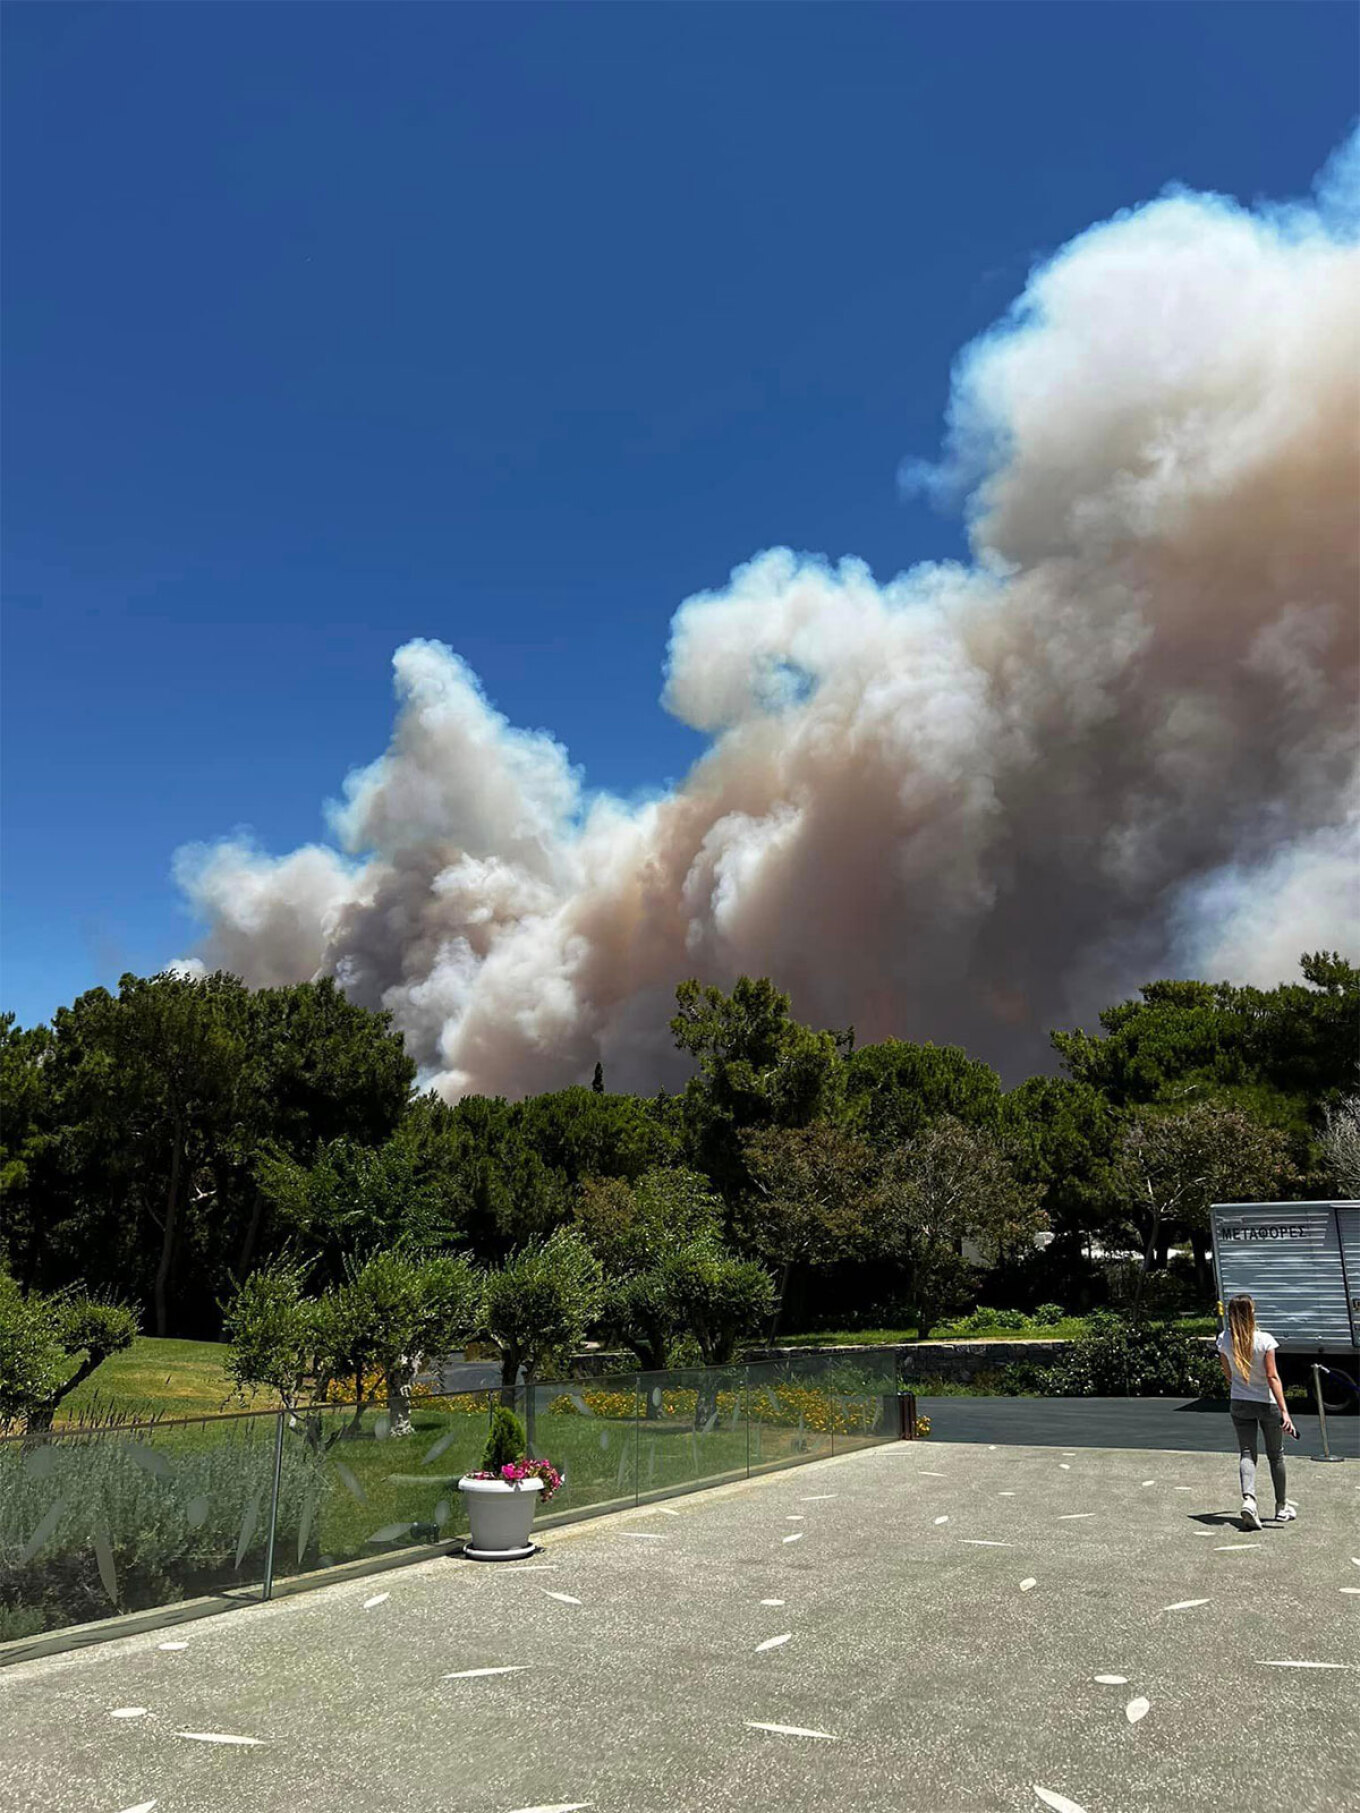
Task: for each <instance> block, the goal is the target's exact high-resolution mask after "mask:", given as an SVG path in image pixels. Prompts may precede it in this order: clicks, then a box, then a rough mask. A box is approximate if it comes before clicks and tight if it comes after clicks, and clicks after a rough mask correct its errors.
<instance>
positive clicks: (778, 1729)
mask: <svg viewBox="0 0 1360 1813" xmlns="http://www.w3.org/2000/svg"><path fill="white" fill-rule="evenodd" d="M746 1729H747V1730H748V1731H773V1732H774V1733H775V1735H776V1736H777V1737H821V1738H826V1739H828V1740H829V1741H830V1742H831V1743H833V1744H839V1743H840V1741H841V1740H840V1739H839V1738H838V1737H837V1736H836V1734H835V1732H834V1731H809V1730H808V1729H807V1727H806V1726H805V1725H765V1724H762V1723H761V1721H760V1720H759V1719H747V1721H746Z"/></svg>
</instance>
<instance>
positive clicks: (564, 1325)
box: [481, 1228, 604, 1403]
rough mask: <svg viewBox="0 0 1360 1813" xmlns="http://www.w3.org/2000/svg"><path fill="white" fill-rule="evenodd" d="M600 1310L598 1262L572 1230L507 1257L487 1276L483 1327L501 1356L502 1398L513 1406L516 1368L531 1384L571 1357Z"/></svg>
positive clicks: (601, 1289)
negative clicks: (548, 1366)
mask: <svg viewBox="0 0 1360 1813" xmlns="http://www.w3.org/2000/svg"><path fill="white" fill-rule="evenodd" d="M603 1308H604V1274H603V1272H602V1270H601V1267H600V1262H599V1260H598V1259H597V1258H596V1257H595V1255H594V1254H593V1253H592V1252H591V1250H590V1248H589V1247H588V1246H587V1245H586V1243H585V1241H584V1240H583V1239H582V1238H581V1236H580V1235H579V1234H578V1233H577V1232H576V1231H575V1230H574V1229H571V1228H559V1229H558V1231H557V1232H556V1233H555V1234H553V1235H551V1236H550V1237H549V1238H548V1239H547V1240H544V1241H535V1242H533V1243H531V1244H530V1245H528V1246H525V1247H523V1248H521V1249H520V1251H519V1252H517V1253H513V1254H511V1256H510V1258H508V1259H507V1260H506V1261H505V1263H504V1264H503V1265H500V1266H498V1267H496V1269H495V1270H494V1271H491V1272H489V1273H488V1274H487V1278H486V1286H485V1290H484V1294H483V1297H482V1308H481V1326H482V1329H483V1330H484V1331H485V1333H486V1334H487V1335H489V1336H490V1338H491V1339H492V1340H493V1341H494V1342H495V1343H496V1346H497V1347H498V1348H499V1350H500V1356H501V1394H502V1398H503V1399H504V1401H505V1402H507V1403H509V1402H511V1401H512V1400H513V1397H514V1389H515V1384H516V1381H517V1380H518V1378H519V1373H520V1368H521V1367H522V1368H523V1369H524V1373H525V1377H526V1378H527V1379H529V1380H530V1381H532V1380H533V1379H534V1378H535V1377H536V1376H537V1375H538V1373H540V1372H541V1371H542V1369H543V1368H544V1367H545V1366H546V1365H548V1364H549V1363H550V1362H554V1361H560V1360H562V1359H564V1358H566V1357H569V1356H570V1355H571V1353H573V1352H574V1351H575V1349H576V1348H577V1347H579V1346H580V1344H581V1342H582V1341H583V1340H584V1339H585V1337H586V1333H587V1331H588V1330H589V1328H590V1326H591V1324H592V1323H593V1322H594V1321H595V1320H596V1318H597V1317H598V1316H599V1314H600V1312H601V1310H602V1309H603Z"/></svg>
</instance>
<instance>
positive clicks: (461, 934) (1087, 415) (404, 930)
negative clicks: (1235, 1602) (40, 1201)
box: [177, 142, 1360, 1098]
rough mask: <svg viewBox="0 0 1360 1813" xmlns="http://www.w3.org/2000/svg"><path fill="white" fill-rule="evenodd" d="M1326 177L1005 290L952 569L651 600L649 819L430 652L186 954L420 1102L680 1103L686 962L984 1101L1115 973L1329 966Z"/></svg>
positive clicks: (1336, 804)
mask: <svg viewBox="0 0 1360 1813" xmlns="http://www.w3.org/2000/svg"><path fill="white" fill-rule="evenodd" d="M1358 161H1360V160H1357V155H1356V146H1355V143H1354V142H1353V143H1352V144H1351V145H1350V146H1348V147H1347V148H1346V151H1345V152H1344V153H1343V154H1342V155H1341V156H1340V157H1339V158H1338V160H1335V161H1334V164H1333V166H1332V168H1331V170H1330V171H1329V173H1328V175H1327V178H1326V180H1325V183H1324V184H1323V185H1322V186H1321V187H1320V188H1319V195H1318V201H1317V202H1316V204H1315V205H1313V206H1311V207H1303V206H1293V207H1290V208H1287V209H1273V210H1256V211H1248V210H1246V209H1243V208H1240V207H1238V206H1237V205H1236V204H1234V203H1232V202H1230V201H1228V200H1225V199H1223V198H1221V197H1216V196H1205V195H1194V194H1188V193H1173V194H1169V195H1166V196H1164V197H1162V198H1161V199H1159V200H1157V201H1155V202H1153V203H1151V204H1149V205H1147V206H1144V207H1141V208H1138V209H1136V210H1133V211H1131V212H1129V213H1127V214H1123V215H1121V216H1119V217H1118V218H1116V219H1114V220H1112V221H1109V222H1106V223H1104V224H1102V225H1100V226H1097V227H1094V228H1092V229H1091V230H1090V231H1088V232H1086V233H1084V234H1082V235H1081V236H1080V237H1079V238H1077V239H1076V240H1074V241H1073V242H1072V243H1071V244H1069V245H1068V246H1066V247H1065V248H1064V249H1063V250H1062V251H1061V252H1059V253H1058V254H1057V255H1056V256H1055V257H1054V258H1052V259H1051V260H1049V261H1048V262H1047V263H1045V264H1044V265H1043V266H1042V267H1041V268H1039V269H1037V270H1036V271H1035V272H1034V273H1033V275H1032V277H1031V279H1030V281H1029V283H1028V286H1027V287H1026V289H1025V291H1024V294H1023V295H1022V296H1021V297H1020V299H1019V300H1018V302H1017V303H1016V304H1015V306H1014V307H1013V308H1012V310H1011V311H1010V313H1009V314H1008V316H1007V317H1006V319H1005V320H1004V321H1002V322H1001V323H1000V324H999V326H998V327H997V328H996V329H995V330H994V331H993V332H992V333H991V334H989V335H987V336H986V337H984V338H983V339H982V340H981V341H979V342H977V343H976V344H974V345H973V346H971V347H970V348H969V349H968V350H967V351H966V352H965V354H964V355H963V357H962V359H961V361H960V363H959V366H958V368H957V370H956V373H955V379H954V391H953V398H952V402H951V406H950V416H949V427H948V437H947V446H946V457H945V459H944V462H943V464H942V466H941V467H939V468H936V469H934V471H933V472H932V473H931V474H930V475H928V482H930V483H933V484H935V485H937V486H938V487H939V488H940V489H941V490H952V491H954V492H955V493H961V494H964V495H966V496H967V497H968V500H969V505H968V507H969V518H970V525H971V534H972V542H973V550H974V558H973V561H972V563H971V564H969V565H960V564H952V563H947V564H940V565H927V566H920V567H915V568H913V569H912V570H911V571H909V572H907V573H904V574H902V575H900V576H899V577H897V578H895V579H893V580H891V581H890V582H888V583H886V584H880V583H878V582H876V581H875V579H874V578H873V576H872V575H871V574H870V572H869V571H868V570H867V568H866V567H864V566H863V565H862V564H860V563H859V562H857V561H854V560H845V561H842V562H841V563H840V564H839V565H835V566H833V565H829V564H828V563H826V562H825V561H823V560H820V559H815V558H811V557H808V556H804V555H796V554H793V553H791V552H789V551H788V550H786V549H775V550H772V551H769V552H766V553H764V554H760V555H758V556H757V557H756V558H755V559H753V560H752V561H751V562H750V563H749V564H748V565H747V566H744V567H742V568H741V569H739V570H738V571H737V572H736V573H734V574H733V575H732V578H731V581H730V583H729V584H728V585H727V586H726V587H724V588H723V589H721V590H719V591H715V592H712V593H705V594H703V595H701V596H698V597H694V598H691V599H689V600H687V601H686V602H685V603H684V604H683V605H682V606H681V607H680V609H679V611H678V613H677V615H676V617H675V620H674V624H673V626H672V634H671V642H670V650H669V657H668V664H667V671H666V683H665V692H664V702H665V704H666V706H667V707H668V709H669V710H671V711H672V712H674V713H676V714H677V715H678V716H679V717H680V718H682V719H683V720H684V721H685V722H686V723H688V724H691V725H693V726H695V727H696V728H698V729H700V730H702V731H705V732H706V733H708V735H709V737H710V739H711V742H710V746H709V748H708V750H707V752H706V754H705V755H704V756H703V758H702V759H701V760H700V761H699V762H698V763H697V764H696V766H695V767H694V769H693V770H692V772H691V773H690V774H689V775H688V776H687V778H686V779H685V780H684V782H683V783H682V784H681V785H680V786H678V787H677V788H675V789H674V790H673V791H672V792H670V793H669V794H667V795H665V796H664V797H661V798H658V799H655V800H652V801H650V802H648V803H646V804H642V805H631V804H625V803H623V802H621V801H617V800H613V799H610V798H600V797H590V798H589V799H588V798H587V796H586V794H585V792H584V789H583V786H582V780H581V777H580V775H579V774H578V773H577V772H576V771H575V770H574V769H573V768H572V766H571V764H570V762H569V760H568V757H567V755H566V753H565V752H564V751H563V750H562V749H561V748H560V746H559V745H558V744H556V743H555V742H554V741H553V740H552V739H551V737H549V736H547V735H545V734H543V733H540V732H534V733H529V732H525V731H522V730H518V729H515V728H514V727H513V726H512V725H510V724H509V723H508V722H507V721H506V720H505V719H504V718H503V717H502V716H501V715H500V714H499V713H498V712H496V711H495V710H494V709H493V707H492V706H491V705H490V704H489V703H488V701H487V700H486V698H485V696H484V695H483V693H482V691H481V689H480V687H479V685H478V683H477V680H476V678H475V677H474V675H473V674H472V673H470V672H469V670H468V669H467V667H466V666H465V665H464V664H463V663H462V661H460V660H459V658H458V656H457V655H455V654H454V653H452V652H451V651H450V650H449V649H448V648H446V647H444V646H443V645H441V644H440V643H438V642H433V641H418V642H411V643H408V644H407V645H406V646H405V647H403V648H401V649H399V650H398V651H397V654H396V657H395V667H396V687H397V695H398V700H399V711H398V715H397V720H396V726H395V729H394V731H393V735H392V740H391V743H390V745H389V747H388V749H387V751H386V753H385V754H384V755H382V756H381V757H379V759H378V760H377V761H375V762H374V763H373V764H372V765H371V766H369V767H367V768H365V769H363V770H361V771H359V772H358V773H356V774H353V775H351V776H350V777H349V780H348V781H347V783H346V803H345V805H344V806H343V808H342V809H340V810H339V811H338V812H337V813H336V814H335V816H334V829H335V832H336V835H337V841H338V843H339V845H340V850H339V851H338V850H335V849H331V848H325V847H320V846H308V847H306V848H304V849H300V850H297V851H295V852H293V853H292V854H291V855H288V856H283V857H279V858H274V857H269V856H265V855H262V854H261V853H259V852H258V851H257V850H255V849H254V848H252V847H250V846H249V845H248V844H246V843H241V842H228V843H221V844H217V845H215V846H211V847H202V846H200V847H196V848H194V849H192V850H189V851H183V852H181V853H180V856H179V858H178V859H177V867H178V874H179V878H180V880H181V883H182V885H183V886H184V888H185V889H186V891H187V893H188V895H189V898H190V900H191V902H192V903H193V905H194V906H195V908H196V909H197V910H198V912H199V913H200V914H201V915H202V916H203V917H204V919H205V920H206V921H207V923H208V926H209V928H210V930H209V934H208V937H207V940H206V943H205V945H204V947H203V948H202V950H201V952H200V955H201V957H203V958H204V959H205V960H206V961H208V962H209V963H211V964H221V965H224V966H226V967H229V968H231V969H233V970H236V971H237V972H238V973H240V974H241V975H243V976H244V977H245V978H246V979H247V980H248V981H250V982H252V983H257V984H262V983H276V982H280V981H285V980H297V979H302V978H306V977H310V976H313V975H318V974H329V975H334V976H336V977H337V978H338V979H339V980H340V981H341V982H342V983H343V984H344V986H345V987H346V988H347V989H349V990H350V991H351V993H352V995H353V996H354V998H356V999H357V1000H359V1001H361V1002H364V1003H365V1004H368V1005H373V1006H377V1005H382V1006H385V1007H388V1008H390V1009H391V1010H392V1012H393V1014H394V1016H395V1020H396V1024H397V1025H398V1026H399V1027H400V1028H401V1030H402V1031H403V1032H404V1033H405V1035H406V1038H407V1042H408V1046H409V1048H410V1050H411V1051H412V1053H413V1055H414V1056H415V1058H416V1059H417V1061H418V1062H419V1063H420V1065H421V1066H422V1069H423V1070H424V1071H425V1073H426V1074H427V1075H428V1076H430V1077H432V1078H433V1079H434V1080H435V1081H436V1083H437V1086H438V1087H439V1088H440V1089H441V1090H442V1091H443V1092H444V1093H445V1094H446V1095H448V1096H449V1097H451V1098H452V1097H455V1096H457V1095H459V1094H462V1093H464V1092H466V1091H469V1090H477V1091H482V1092H501V1093H506V1094H509V1095H520V1094H523V1093H526V1092H530V1091H536V1090H540V1089H544V1088H549V1087H554V1086H558V1085H561V1084H564V1083H567V1082H571V1081H579V1080H584V1079H585V1078H587V1077H588V1076H589V1074H590V1070H591V1067H592V1065H593V1064H594V1062H595V1060H596V1059H597V1058H601V1059H603V1061H604V1064H605V1066H606V1069H607V1072H608V1075H609V1081H610V1083H611V1085H612V1086H613V1087H616V1088H620V1087H622V1088H629V1087H633V1088H640V1089H644V1090H651V1089H653V1088H655V1087H656V1086H657V1085H658V1084H659V1083H661V1082H663V1081H667V1082H673V1081H674V1080H675V1077H676V1074H677V1072H676V1062H677V1060H676V1057H675V1054H674V1053H673V1052H672V1051H671V1049H670V1042H669V1036H668V1034H667V1032H666V1020H667V1018H668V1015H669V1012H670V1011H671V1006H670V1004H671V999H672V993H673V990H674V986H675V984H676V982H677V981H678V980H679V979H680V978H681V977H683V976H687V975H698V976H700V977H702V978H704V979H706V980H712V981H717V982H720V983H724V984H726V983H730V981H731V980H732V979H733V978H734V977H736V976H737V975H738V974H740V973H741V972H743V971H745V972H749V973H754V974H768V975H771V976H773V977H774V978H775V979H776V981H777V982H778V983H779V984H780V985H781V986H783V987H785V988H787V989H789V990H790V992H791V993H792V995H793V1001H794V1008H795V1011H796V1012H797V1013H798V1014H799V1015H800V1017H803V1018H806V1019H809V1020H812V1021H814V1022H817V1023H819V1024H822V1025H832V1026H844V1025H846V1024H848V1023H852V1022H853V1023H854V1024H855V1026H856V1028H857V1031H858V1035H859V1038H860V1040H861V1042H863V1041H864V1040H867V1039H873V1038H880V1037H883V1036H885V1035H887V1034H889V1033H894V1034H897V1035H899V1036H903V1037H908V1038H933V1039H936V1040H945V1039H950V1040H960V1041H962V1042H963V1043H965V1044H966V1045H967V1046H968V1047H969V1048H970V1050H972V1051H973V1052H974V1053H975V1054H976V1055H978V1056H983V1057H986V1058H989V1059H991V1060H992V1061H993V1062H996V1063H998V1064H1000V1065H1001V1067H1002V1068H1003V1070H1005V1071H1006V1072H1008V1073H1009V1074H1011V1075H1014V1074H1016V1073H1017V1072H1022V1071H1023V1070H1025V1069H1026V1068H1032V1067H1035V1066H1037V1065H1040V1064H1042V1063H1043V1061H1044V1054H1045V1049H1046V1032H1047V1029H1048V1028H1049V1027H1050V1026H1052V1025H1055V1024H1063V1023H1070V1022H1071V1021H1072V1020H1073V1019H1080V1018H1083V1017H1084V1018H1088V1019H1089V1017H1090V1016H1091V1014H1092V1013H1093V1011H1094V1010H1095V1008H1096V1007H1098V1006H1100V1005H1101V1004H1102V1003H1103V1002H1105V1001H1107V1000H1109V999H1111V998H1114V997H1115V996H1116V995H1117V994H1118V993H1121V992H1123V991H1125V990H1127V989H1128V988H1130V987H1131V986H1133V985H1134V984H1136V983H1137V982H1138V981H1140V980H1144V979H1146V978H1148V977H1149V976H1153V975H1158V974H1166V973H1174V972H1176V971H1179V972H1180V973H1196V974H1205V975H1209V976H1211V977H1217V976H1220V975H1223V976H1228V977H1230V978H1234V979H1240V980H1254V981H1259V982H1263V983H1267V984H1270V983H1274V982H1276V981H1278V980H1281V979H1283V978H1284V977H1287V976H1289V975H1291V974H1293V973H1295V968H1296V964H1297V959H1298V955H1299V953H1300V952H1301V951H1303V950H1305V949H1309V948H1314V947H1316V946H1325V947H1331V948H1335V947H1338V946H1340V947H1343V948H1349V949H1350V950H1351V951H1352V952H1353V951H1354V950H1355V949H1356V945H1357V936H1356V934H1357V931H1358V930H1360V911H1358V910H1357V909H1358V903H1357V889H1356V877H1357V842H1356V837H1357V824H1358V823H1360V817H1358V816H1357V807H1356V799H1357V794H1356V790H1355V781H1354V775H1355V764H1356V742H1357V739H1356V703H1357V616H1356V602H1357V578H1358V577H1360V570H1358V565H1357V496H1358V495H1360V489H1358V485H1357V481H1358V480H1360V446H1358V445H1357V425H1358V424H1360V391H1358V387H1357V375H1358V374H1360V311H1358V310H1357V298H1358V292H1360V249H1358V248H1357V243H1356V236H1355V231H1354V225H1355V220H1356V210H1355V201H1356V196H1357V193H1358V191H1357V187H1356V184H1355V182H1354V180H1353V179H1354V176H1355V173H1356V169H1357V163H1358ZM341 851H343V852H344V853H343V854H342V853H341Z"/></svg>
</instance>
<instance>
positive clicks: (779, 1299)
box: [770, 1259, 793, 1347]
mask: <svg viewBox="0 0 1360 1813" xmlns="http://www.w3.org/2000/svg"><path fill="white" fill-rule="evenodd" d="M792 1270H793V1262H792V1261H791V1260H788V1259H786V1260H785V1261H784V1263H783V1265H782V1266H781V1267H780V1270H779V1294H778V1295H777V1296H776V1297H775V1300H774V1316H773V1318H772V1319H771V1322H770V1345H771V1346H772V1347H773V1345H774V1341H775V1337H776V1335H777V1334H778V1333H779V1318H780V1317H781V1316H782V1315H783V1313H784V1293H785V1292H786V1291H787V1290H788V1288H789V1273H790V1272H791V1271H792Z"/></svg>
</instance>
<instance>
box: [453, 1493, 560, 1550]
mask: <svg viewBox="0 0 1360 1813" xmlns="http://www.w3.org/2000/svg"><path fill="white" fill-rule="evenodd" d="M458 1490H459V1491H460V1492H461V1493H462V1494H463V1503H464V1504H465V1505H466V1506H467V1514H468V1522H469V1523H470V1524H471V1525H472V1535H471V1537H470V1538H469V1540H468V1544H467V1547H466V1548H465V1549H464V1550H463V1553H464V1554H465V1555H470V1556H471V1557H472V1559H473V1560H474V1561H522V1560H523V1559H524V1557H525V1556H526V1555H532V1554H533V1552H534V1544H533V1541H532V1540H531V1537H530V1531H531V1530H532V1529H533V1527H534V1507H535V1506H536V1505H537V1503H538V1495H539V1493H540V1492H541V1491H542V1490H543V1481H542V1480H541V1479H523V1480H521V1481H520V1482H519V1484H518V1485H516V1486H512V1485H507V1483H506V1482H505V1480H503V1479H471V1478H466V1479H460V1480H459V1482H458Z"/></svg>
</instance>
